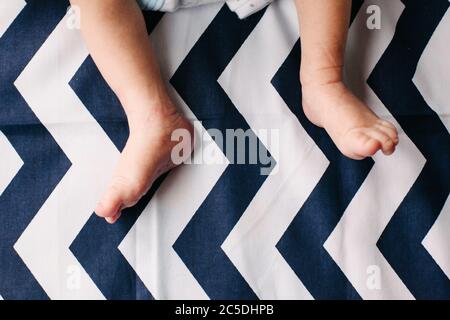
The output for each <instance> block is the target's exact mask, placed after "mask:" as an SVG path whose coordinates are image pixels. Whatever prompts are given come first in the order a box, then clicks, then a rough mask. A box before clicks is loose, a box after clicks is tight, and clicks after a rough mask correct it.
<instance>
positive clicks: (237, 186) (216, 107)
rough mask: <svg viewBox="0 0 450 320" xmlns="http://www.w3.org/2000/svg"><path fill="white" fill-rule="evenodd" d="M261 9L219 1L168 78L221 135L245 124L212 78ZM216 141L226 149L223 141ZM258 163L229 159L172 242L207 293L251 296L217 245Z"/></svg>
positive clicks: (252, 190) (249, 193) (259, 180)
mask: <svg viewBox="0 0 450 320" xmlns="http://www.w3.org/2000/svg"><path fill="white" fill-rule="evenodd" d="M262 15H263V12H260V13H258V14H256V15H254V16H252V17H250V18H248V19H245V20H239V19H238V18H237V17H236V15H235V14H234V13H232V12H231V11H229V9H228V8H227V7H226V6H224V7H223V8H222V10H221V11H220V12H219V13H218V15H217V16H216V17H215V19H214V20H213V21H212V23H211V24H210V25H209V27H208V28H207V30H206V31H205V32H204V34H203V35H202V36H201V38H200V39H199V41H198V42H197V43H196V45H195V46H194V48H193V49H192V50H191V52H190V53H189V55H188V56H187V57H186V59H185V60H184V62H183V63H182V65H181V66H180V68H179V69H178V70H177V72H176V73H175V75H174V76H173V78H172V80H171V83H172V84H173V86H174V87H175V89H176V90H177V91H178V93H179V94H180V95H181V97H182V98H183V99H184V101H185V102H186V103H187V105H188V106H189V107H190V108H191V109H192V111H193V112H194V114H195V115H196V117H197V118H198V119H200V120H202V121H203V126H204V127H205V128H206V129H210V128H215V129H219V130H220V131H221V132H222V133H223V134H224V136H225V131H226V129H243V130H247V129H249V125H248V124H247V122H246V121H245V119H244V118H243V117H242V115H241V114H240V113H239V112H238V110H237V109H236V107H235V106H234V105H233V103H232V102H231V100H230V99H229V97H228V96H227V94H226V93H225V92H224V91H223V89H222V88H221V86H220V85H219V83H218V82H217V79H218V78H219V76H220V74H221V73H222V72H223V70H224V69H225V68H226V67H227V65H228V64H229V62H230V61H231V59H232V58H233V56H234V55H235V54H236V52H237V51H238V50H239V48H240V47H241V45H242V44H243V42H244V41H245V39H246V38H247V37H248V35H249V34H250V33H251V32H252V30H253V29H254V27H255V26H256V24H257V23H258V21H259V20H260V19H261V17H262ZM252 134H253V133H252ZM254 139H257V138H256V137H254ZM219 147H224V148H223V151H224V153H225V154H226V151H227V150H226V146H219ZM235 151H236V150H235ZM240 151H242V150H240ZM245 151H246V153H247V154H248V150H245ZM266 151H267V150H266ZM235 154H236V153H235ZM229 160H230V162H232V163H235V161H234V160H235V159H229ZM261 168H262V165H261V164H260V162H259V161H258V163H257V164H248V165H237V164H230V165H229V166H228V167H227V169H226V170H225V172H224V174H223V175H222V177H221V178H220V179H219V181H218V182H217V183H216V185H215V186H214V188H213V189H212V190H211V192H210V193H209V195H208V197H207V198H206V200H205V201H204V202H203V204H202V205H201V207H200V208H199V209H198V211H197V212H196V214H195V215H194V217H193V218H192V220H191V221H190V222H189V224H188V225H187V226H186V228H185V229H184V231H183V232H182V234H181V235H180V237H179V238H178V239H177V241H176V242H175V244H174V249H175V251H176V252H177V253H178V255H179V256H180V257H181V259H182V260H183V261H184V262H185V264H186V265H187V267H188V268H189V270H190V271H191V272H192V273H193V275H194V276H195V278H196V279H197V280H198V282H199V283H200V285H201V286H202V287H203V289H204V290H205V291H206V293H207V294H208V296H209V297H210V298H212V299H256V298H257V297H256V295H255V293H254V292H253V291H252V289H251V288H250V287H249V285H248V284H247V282H246V281H245V280H244V279H243V278H242V276H241V274H240V273H239V272H238V271H237V270H236V268H235V267H234V265H233V264H232V262H231V261H230V260H229V259H228V257H227V256H226V254H225V253H224V252H223V250H222V249H221V248H220V246H221V244H222V243H223V241H224V240H225V239H226V237H227V236H228V235H229V233H230V232H231V230H232V228H233V227H234V226H235V225H236V223H237V222H238V220H239V218H240V217H241V216H242V214H243V213H244V211H245V209H246V208H247V206H248V205H249V203H250V201H251V200H252V199H253V197H254V196H255V194H256V193H257V192H258V190H259V188H260V187H261V185H262V184H263V183H264V181H265V179H266V177H265V176H261V175H260V169H261Z"/></svg>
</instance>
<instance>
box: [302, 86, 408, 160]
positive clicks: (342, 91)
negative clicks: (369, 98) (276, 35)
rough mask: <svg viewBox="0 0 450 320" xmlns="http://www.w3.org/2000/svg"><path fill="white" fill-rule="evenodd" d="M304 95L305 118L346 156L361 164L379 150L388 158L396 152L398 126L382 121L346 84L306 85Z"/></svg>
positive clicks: (303, 89) (303, 88) (303, 90)
mask: <svg viewBox="0 0 450 320" xmlns="http://www.w3.org/2000/svg"><path fill="white" fill-rule="evenodd" d="M302 95H303V109H304V111H305V115H306V116H307V117H308V119H309V120H310V121H311V122H312V123H314V124H315V125H317V126H319V127H322V128H324V129H325V130H326V131H327V133H328V134H329V135H330V137H331V139H332V140H333V142H334V143H335V145H336V146H337V148H338V149H339V150H340V151H341V152H342V153H343V154H344V155H345V156H347V157H349V158H352V159H355V160H361V159H364V158H366V157H370V156H373V155H374V154H375V153H376V152H377V151H378V150H381V151H382V152H383V153H384V154H385V155H390V154H392V153H393V152H394V151H395V147H396V145H397V144H398V141H399V140H398V133H397V130H396V128H395V127H394V125H393V124H392V123H390V122H388V121H384V120H381V119H380V118H378V117H377V116H376V115H375V114H374V113H373V112H372V111H371V110H370V109H369V107H367V106H366V105H365V104H364V103H363V102H362V101H361V100H359V99H358V98H357V97H356V96H354V95H353V94H352V93H351V92H350V91H349V90H348V89H347V88H346V86H345V85H344V84H343V83H342V82H340V81H338V82H331V83H325V84H308V85H304V86H303V87H302Z"/></svg>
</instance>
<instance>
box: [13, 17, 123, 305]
mask: <svg viewBox="0 0 450 320" xmlns="http://www.w3.org/2000/svg"><path fill="white" fill-rule="evenodd" d="M87 56H88V51H87V49H86V47H85V45H84V43H83V40H82V38H81V35H80V33H79V31H78V30H70V29H69V28H68V27H67V16H66V18H64V19H63V20H62V21H61V22H60V23H59V24H58V26H57V27H56V29H55V30H54V31H53V32H52V34H51V35H50V37H49V38H48V39H47V40H46V42H45V43H44V45H43V46H42V47H41V48H40V49H39V51H38V52H37V53H36V55H35V56H34V58H33V59H32V60H31V61H30V63H29V64H28V66H27V67H26V68H25V70H24V71H23V72H22V74H21V75H20V76H19V78H18V79H17V80H16V82H15V84H16V87H17V88H18V89H19V91H20V93H21V94H22V95H23V97H24V98H25V100H26V101H27V103H28V104H29V106H30V107H31V109H32V110H33V111H34V113H35V114H36V116H37V117H38V118H39V120H40V121H41V122H42V123H43V124H44V126H45V127H46V128H47V130H48V131H49V132H50V133H51V135H52V136H53V138H54V139H55V140H56V142H57V143H58V144H59V145H60V146H61V148H62V150H63V151H64V152H65V154H66V155H67V156H68V158H69V159H70V161H71V163H72V166H71V168H70V169H69V171H68V172H67V173H66V175H65V176H64V178H63V179H62V180H61V181H60V182H59V184H58V185H57V187H56V189H55V190H54V191H53V193H52V194H51V195H50V197H49V198H48V199H47V200H46V202H45V203H44V205H43V206H42V208H41V209H40V210H39V212H38V213H37V215H36V216H35V218H34V219H33V221H32V222H31V223H30V225H29V226H28V227H27V229H26V230H25V231H24V233H23V234H22V236H21V237H20V239H19V240H18V241H17V243H16V244H15V246H14V247H15V249H16V251H17V252H18V253H19V255H20V256H21V258H22V259H23V260H24V262H25V263H26V265H27V266H28V268H29V269H30V270H31V272H32V273H33V275H34V276H35V277H36V279H37V280H38V282H39V283H40V284H41V286H42V287H43V288H44V290H45V291H46V292H47V294H48V295H49V297H50V298H52V299H80V298H83V299H104V297H103V295H102V293H101V292H100V290H99V289H98V288H97V287H96V285H95V284H94V283H93V281H92V280H91V278H90V277H89V276H88V274H87V273H86V272H85V270H84V269H83V268H82V267H81V265H80V264H79V262H78V261H77V259H76V258H75V257H74V256H73V254H72V253H71V252H70V250H69V246H70V244H71V243H72V242H73V240H74V239H75V237H76V235H77V234H78V233H79V231H80V230H81V229H82V228H83V226H84V224H85V223H86V221H87V220H88V219H89V217H90V216H91V214H92V212H93V210H94V207H95V204H96V201H97V200H98V199H99V197H100V195H101V194H100V192H101V191H102V190H104V188H105V187H106V186H107V184H106V183H107V182H108V180H109V178H110V176H111V174H112V172H113V167H114V165H115V162H116V160H117V159H118V156H119V152H118V150H117V149H116V148H115V146H114V145H113V143H112V142H111V141H110V139H109V138H108V136H107V135H106V134H105V132H104V131H103V130H102V128H101V127H100V125H99V124H98V123H97V121H96V120H95V119H94V118H93V117H92V115H91V114H90V113H89V111H88V110H87V109H86V108H85V107H84V106H83V104H82V102H81V101H80V100H79V98H78V97H77V96H76V94H75V93H74V92H73V90H72V89H71V88H70V86H69V84H68V82H69V81H70V79H71V78H72V77H73V76H74V74H75V72H76V71H77V70H78V69H79V67H80V66H81V64H82V63H83V61H84V60H85V59H86V57H87ZM58 61H63V62H64V63H55V62H58Z"/></svg>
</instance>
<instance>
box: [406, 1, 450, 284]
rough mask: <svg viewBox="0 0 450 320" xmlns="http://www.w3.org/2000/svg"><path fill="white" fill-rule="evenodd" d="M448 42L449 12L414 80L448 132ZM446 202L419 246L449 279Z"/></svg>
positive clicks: (449, 235)
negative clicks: (424, 249)
mask: <svg viewBox="0 0 450 320" xmlns="http://www.w3.org/2000/svg"><path fill="white" fill-rule="evenodd" d="M448 39H450V9H449V10H447V13H446V14H445V16H444V17H443V18H442V21H441V22H440V24H439V26H438V27H437V29H436V31H435V32H434V34H433V36H432V37H431V39H430V42H429V43H428V45H427V47H426V49H425V51H424V53H423V54H422V57H421V58H420V61H419V64H418V65H417V70H416V73H415V75H414V79H413V81H414V84H415V85H416V87H417V88H418V89H419V91H420V93H421V94H422V96H423V98H424V99H425V101H426V102H427V104H428V105H429V106H430V107H431V108H433V109H434V111H435V112H436V113H437V114H438V115H439V117H440V118H441V120H442V122H443V123H444V125H445V126H446V127H447V130H450V115H449V110H450V93H449V91H448V88H447V86H448V83H450V73H449V72H448V70H446V69H445V68H442V61H444V60H445V59H447V57H449V56H450V47H449V45H448ZM449 202H450V201H449V200H448V199H447V202H446V204H445V206H444V209H443V210H442V213H441V214H440V216H439V217H438V219H437V220H436V222H435V223H434V225H433V227H432V228H431V229H430V231H429V232H428V234H427V236H426V237H425V239H424V240H423V242H422V244H423V246H424V247H425V248H426V249H427V250H428V252H429V253H430V254H431V256H432V257H433V259H434V260H435V261H436V263H437V264H438V265H439V266H440V267H441V269H442V270H443V271H444V273H445V274H446V275H447V277H449V278H450V255H449V252H450V232H449V231H448V230H450V203H449Z"/></svg>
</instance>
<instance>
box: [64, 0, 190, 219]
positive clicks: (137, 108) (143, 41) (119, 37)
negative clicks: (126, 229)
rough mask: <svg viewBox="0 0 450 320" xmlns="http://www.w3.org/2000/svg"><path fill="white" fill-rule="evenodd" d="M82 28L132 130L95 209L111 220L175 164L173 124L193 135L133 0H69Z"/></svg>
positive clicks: (134, 201) (131, 204)
mask: <svg viewBox="0 0 450 320" xmlns="http://www.w3.org/2000/svg"><path fill="white" fill-rule="evenodd" d="M72 5H76V6H78V7H79V8H80V12H81V30H82V33H83V36H84V38H85V40H86V43H87V46H88V48H89V50H90V52H91V55H92V57H93V59H94V61H95V63H96V65H97V66H98V68H99V69H100V72H101V73H102V75H103V77H104V78H105V80H106V81H107V83H108V84H109V86H110V87H111V88H112V90H113V91H114V92H115V93H116V95H117V96H118V98H119V100H120V102H121V104H122V106H123V108H124V110H125V113H126V115H127V118H128V123H129V127H130V136H129V138H128V141H127V144H126V146H125V148H124V150H123V152H122V155H121V157H120V159H119V163H118V165H117V167H116V170H115V172H114V175H113V177H112V180H111V183H110V186H109V188H108V189H107V190H106V192H105V194H104V196H103V197H102V199H101V200H100V202H99V203H98V205H97V207H96V209H95V212H96V213H97V215H98V216H100V217H104V218H105V219H106V220H107V221H108V222H109V223H114V222H116V221H117V219H118V218H119V217H120V215H121V211H122V210H123V209H124V208H128V207H131V206H133V205H135V204H136V203H137V202H138V201H139V199H140V198H141V197H142V196H143V195H144V194H145V193H146V192H147V191H148V190H149V188H150V187H151V185H152V183H153V182H154V181H155V179H157V178H158V177H159V176H160V175H161V174H163V173H164V172H166V171H168V170H170V169H171V168H173V167H174V166H175V165H174V163H173V162H172V161H171V150H172V148H173V147H174V146H175V145H176V144H177V142H174V141H171V134H172V132H173V131H174V130H176V129H186V130H188V131H189V132H190V133H191V134H192V136H193V129H192V125H191V123H190V122H189V121H188V120H186V119H185V118H184V117H183V116H182V115H181V114H180V113H179V112H178V110H177V109H176V108H175V106H174V105H173V103H172V101H171V100H170V98H169V95H168V94H167V91H166V88H165V86H164V82H163V81H162V79H161V76H160V72H159V68H158V65H157V62H156V58H155V56H154V53H153V51H152V48H151V44H150V41H149V39H148V34H147V30H146V27H145V21H144V18H143V15H142V12H141V10H140V8H139V6H138V5H137V3H136V1H135V0H72Z"/></svg>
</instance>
